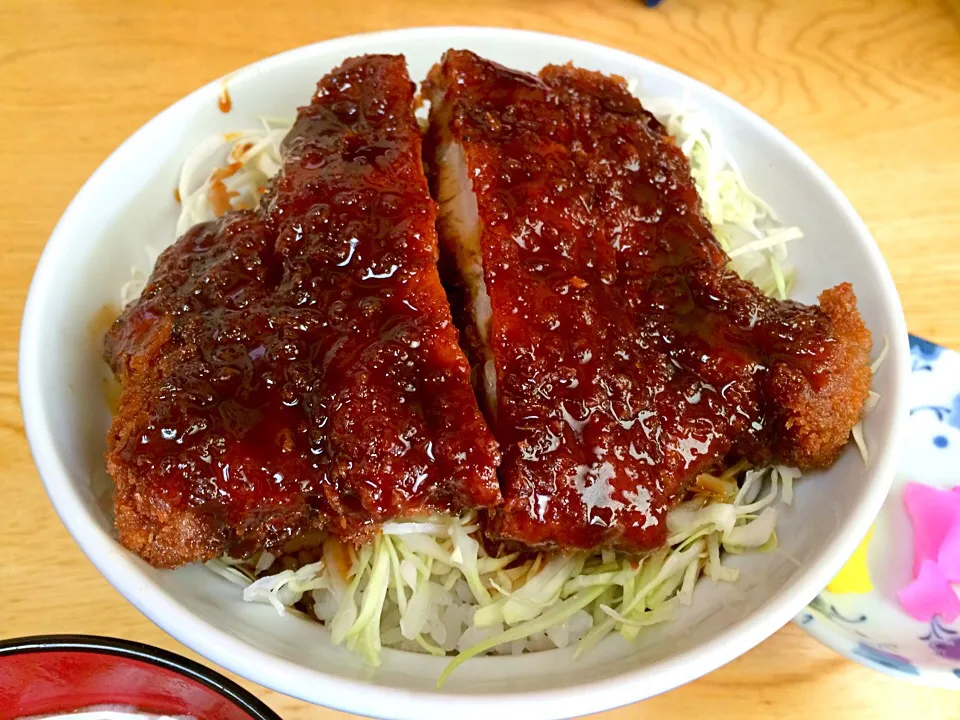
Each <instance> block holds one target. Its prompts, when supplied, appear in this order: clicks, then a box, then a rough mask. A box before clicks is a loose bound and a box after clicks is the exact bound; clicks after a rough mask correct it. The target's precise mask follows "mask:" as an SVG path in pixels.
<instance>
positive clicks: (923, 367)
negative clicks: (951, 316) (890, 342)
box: [910, 335, 943, 372]
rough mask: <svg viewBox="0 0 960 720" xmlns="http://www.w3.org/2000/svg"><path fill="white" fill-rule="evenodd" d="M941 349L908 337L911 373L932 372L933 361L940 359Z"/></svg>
mask: <svg viewBox="0 0 960 720" xmlns="http://www.w3.org/2000/svg"><path fill="white" fill-rule="evenodd" d="M942 352H943V348H942V347H940V346H939V345H935V344H934V343H932V342H930V341H929V340H924V339H923V338H918V337H916V336H914V335H911V336H910V359H911V360H912V365H913V367H912V370H913V372H924V371H926V372H929V371H931V370H933V361H934V360H936V359H937V358H938V357H940V355H941V353H942Z"/></svg>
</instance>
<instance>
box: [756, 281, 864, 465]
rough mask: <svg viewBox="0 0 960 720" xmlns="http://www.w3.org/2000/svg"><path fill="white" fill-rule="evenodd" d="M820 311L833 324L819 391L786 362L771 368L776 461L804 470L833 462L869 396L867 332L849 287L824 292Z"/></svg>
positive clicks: (820, 299)
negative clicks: (827, 366)
mask: <svg viewBox="0 0 960 720" xmlns="http://www.w3.org/2000/svg"><path fill="white" fill-rule="evenodd" d="M819 301H820V309H821V310H822V311H823V313H824V314H825V315H826V316H827V317H828V318H830V320H831V322H832V324H833V331H834V340H833V349H832V355H833V362H832V364H831V367H830V369H829V370H828V371H827V375H826V378H825V379H824V380H823V381H822V387H821V388H820V389H819V390H816V389H815V388H814V387H813V385H812V383H811V382H810V380H809V379H808V378H806V377H804V376H803V375H802V374H801V373H800V372H799V371H798V370H797V369H796V368H793V367H790V366H789V365H787V364H780V365H775V366H774V367H773V368H772V369H771V377H770V386H769V387H770V388H771V390H772V393H771V394H772V397H771V400H772V401H773V403H774V407H775V410H776V418H777V425H778V428H777V434H778V437H779V439H778V442H777V443H776V446H775V447H774V453H775V456H776V459H777V461H779V462H782V463H786V464H788V465H794V466H796V467H799V468H802V469H818V468H825V467H828V466H829V465H831V464H833V462H835V461H836V459H837V458H838V457H839V456H840V453H841V452H842V451H843V449H844V447H846V445H847V443H848V441H849V439H850V432H851V430H852V429H853V426H854V425H856V424H857V423H858V422H859V421H860V419H861V416H862V415H863V408H864V403H865V402H866V400H867V395H868V394H869V392H870V384H871V381H872V373H871V371H870V350H871V347H872V340H871V336H870V331H869V330H867V328H866V326H865V325H864V323H863V318H862V317H861V316H860V313H859V311H858V310H857V298H856V295H855V294H854V292H853V286H852V285H851V284H850V283H841V284H840V285H837V286H836V287H833V288H830V289H829V290H824V291H823V292H822V293H821V294H820V297H819Z"/></svg>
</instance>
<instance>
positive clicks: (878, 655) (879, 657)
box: [853, 642, 920, 675]
mask: <svg viewBox="0 0 960 720" xmlns="http://www.w3.org/2000/svg"><path fill="white" fill-rule="evenodd" d="M853 652H854V654H856V655H859V656H860V657H862V658H863V659H864V660H867V661H869V662H871V663H874V664H875V665H880V666H881V667H885V668H887V669H888V670H895V671H897V672H901V673H904V674H906V675H919V674H920V672H919V671H918V670H917V668H916V666H915V665H914V664H913V663H911V662H910V661H909V660H907V658H905V657H903V656H902V655H897V654H896V653H892V652H890V651H889V650H884V649H883V648H879V647H875V646H873V645H868V644H867V643H865V642H860V643H858V644H857V647H855V648H854V650H853Z"/></svg>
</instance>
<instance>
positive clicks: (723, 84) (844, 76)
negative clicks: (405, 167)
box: [0, 0, 960, 720]
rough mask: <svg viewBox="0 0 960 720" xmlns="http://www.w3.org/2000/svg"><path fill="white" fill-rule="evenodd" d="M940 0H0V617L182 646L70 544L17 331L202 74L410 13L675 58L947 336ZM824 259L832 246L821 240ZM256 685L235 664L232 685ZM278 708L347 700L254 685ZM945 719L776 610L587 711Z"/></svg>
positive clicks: (959, 39)
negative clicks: (138, 142) (654, 682)
mask: <svg viewBox="0 0 960 720" xmlns="http://www.w3.org/2000/svg"><path fill="white" fill-rule="evenodd" d="M957 11H958V10H957V0H951V2H949V3H947V2H937V1H935V0H926V1H919V0H918V1H916V2H909V1H908V0H806V1H804V2H797V1H796V0H770V1H761V0H667V2H665V3H664V4H663V5H662V6H661V7H660V8H659V9H657V10H655V11H650V10H646V9H645V8H643V7H642V4H641V3H640V2H639V1H638V0H524V1H522V2H518V1H517V0H484V1H483V2H480V1H478V0H444V2H442V3H438V2H433V1H432V0H403V2H394V1H393V0H366V2H357V0H323V1H322V2H316V1H315V0H287V2H284V3H277V4H273V9H269V10H268V9H267V4H266V3H263V2H254V1H253V0H231V1H230V2H228V3H222V4H218V3H197V2H193V1H190V0H166V1H165V2H151V3H134V2H124V0H74V1H73V2H66V1H64V2H48V1H45V0H3V2H2V3H0V137H2V141H0V167H2V168H4V171H5V176H6V178H5V182H4V185H3V188H4V189H3V192H0V219H2V221H3V222H2V227H3V228H4V236H3V240H2V245H0V248H2V253H3V261H2V262H0V458H2V461H0V548H2V550H3V561H2V563H0V637H11V636H16V635H28V634H35V633H49V632H87V633H99V634H107V635H115V636H120V637H127V638H135V639H137V640H142V641H144V642H148V643H152V644H155V645H159V646H162V647H166V648H170V649H172V650H176V651H179V652H184V653H185V654H187V655H192V653H190V652H189V651H186V650H185V649H184V648H183V647H182V646H180V645H179V644H178V643H176V642H175V641H173V640H172V639H171V638H169V637H168V636H167V635H165V634H164V633H163V632H161V631H160V630H159V629H158V628H156V627H154V626H153V625H152V624H151V623H150V622H149V621H147V620H146V619H145V618H143V617H142V616H141V615H140V614H139V613H138V612H137V611H136V610H134V608H133V607H132V606H131V605H129V604H128V603H126V602H125V601H124V600H123V599H122V598H121V597H120V596H119V594H118V593H116V592H115V591H114V590H113V589H112V588H111V587H110V586H109V585H108V584H107V582H106V581H105V580H103V579H102V578H101V577H100V575H99V574H98V573H97V572H96V570H95V569H94V568H93V566H92V565H91V564H90V563H89V562H88V561H87V560H86V559H85V558H84V557H83V555H82V553H81V552H80V550H79V549H78V548H77V547H76V545H75V544H74V543H73V542H72V540H71V539H70V537H69V536H68V535H67V533H66V531H65V530H64V529H63V527H62V526H61V524H60V521H59V520H58V519H57V517H56V516H55V514H54V512H53V510H52V509H51V507H50V506H49V504H48V502H47V499H46V496H45V495H44V492H43V489H42V487H41V484H40V481H39V479H38V477H37V474H36V470H35V469H34V467H33V463H32V461H31V458H30V455H29V450H28V447H27V443H26V440H25V437H24V432H23V424H22V419H21V416H20V410H19V402H18V396H17V386H16V359H17V349H16V348H17V336H18V330H19V322H20V313H21V309H22V305H23V299H24V296H25V294H26V290H27V285H28V283H29V279H30V274H31V272H32V270H33V267H34V265H35V263H36V261H37V258H38V257H39V254H40V251H41V249H42V247H43V243H44V241H45V240H46V237H47V236H48V235H49V233H50V231H51V230H52V229H53V226H54V224H55V223H56V221H57V219H58V217H59V215H60V213H61V212H62V211H63V209H64V208H65V207H66V205H67V203H68V202H69V201H70V199H71V198H72V197H73V195H74V193H75V192H76V191H77V190H78V189H79V187H80V185H81V184H82V183H83V181H84V180H85V179H86V178H87V177H88V176H89V175H90V173H91V172H93V170H94V169H95V168H96V167H97V165H99V164H100V163H101V162H102V161H103V160H104V159H105V158H106V156H107V155H108V154H109V153H110V152H111V151H112V150H113V149H114V148H115V147H116V146H117V145H118V144H119V143H120V142H121V141H122V140H123V139H124V138H125V137H127V136H128V135H129V134H130V133H131V132H133V131H134V130H135V129H136V128H137V127H139V126H140V125H141V124H143V123H144V122H146V121H147V120H148V119H150V118H151V117H152V116H153V115H154V114H156V113H157V112H158V111H160V110H161V109H163V108H164V107H166V106H167V105H169V104H170V103H172V102H174V101H175V100H176V99H178V98H179V97H181V96H182V95H184V94H186V93H188V92H189V91H191V90H193V89H195V88H196V87H198V86H200V85H201V84H203V83H205V82H207V81H209V80H210V79H212V78H215V77H217V76H218V75H221V74H223V73H226V72H228V71H230V70H232V69H234V68H237V67H239V66H242V65H244V64H246V63H249V62H251V61H253V60H255V59H257V58H260V57H263V56H266V55H270V54H272V53H275V52H279V51H281V50H285V49H288V48H292V47H296V46H298V45H303V44H305V43H310V42H316V41H319V40H324V39H327V38H330V37H334V36H339V35H346V34H350V33H356V32H365V31H370V30H379V29H386V28H396V27H404V26H414V25H439V24H445V25H453V24H471V25H500V26H508V27H517V28H527V29H536V30H543V31H548V32H556V33H560V34H566V35H573V36H577V37H581V38H584V39H587V40H593V41H596V42H600V43H604V44H607V45H611V46H614V47H618V48H622V49H624V50H628V51H631V52H634V53H637V54H640V55H645V56H646V57H649V58H651V59H653V60H656V61H658V62H662V63H664V64H666V65H670V66H672V67H675V68H677V69H679V70H681V71H683V72H685V73H687V74H689V75H692V76H693V77H696V78H699V79H701V80H703V81H705V82H707V83H709V84H710V85H713V86H714V87H716V88H719V89H720V90H722V91H723V92H725V93H727V94H728V95H730V96H732V97H734V98H736V99H737V100H739V101H741V102H743V103H744V104H745V105H747V106H748V107H750V108H751V109H753V110H755V111H756V112H758V113H759V114H760V115H762V116H764V117H765V118H767V119H769V120H770V121H772V122H773V123H774V124H775V125H776V126H777V127H779V128H780V129H781V130H783V131H784V132H785V133H786V134H787V135H789V136H790V137H791V138H792V139H793V140H795V141H796V142H797V143H798V144H799V145H800V146H801V147H802V148H803V149H804V150H806V151H807V152H808V153H809V154H810V155H811V156H812V157H813V158H814V159H815V160H816V161H817V162H818V163H819V164H820V165H821V166H822V167H823V168H824V169H825V170H826V171H827V172H828V173H829V174H830V175H831V176H832V177H833V178H834V180H836V182H837V184H838V185H839V186H840V187H841V189H843V191H844V192H845V193H846V194H847V195H848V197H849V198H850V200H851V201H852V202H853V204H854V206H855V207H856V208H857V209H858V211H859V212H860V213H861V214H862V216H863V217H864V219H865V220H866V221H867V223H868V224H869V226H870V228H871V229H872V231H873V233H874V235H875V237H876V239H877V241H878V243H879V244H880V247H881V249H882V251H883V253H884V255H885V257H886V259H887V261H888V263H889V264H890V266H891V269H892V270H893V274H894V278H895V280H896V282H897V285H898V287H899V289H900V292H901V294H902V298H903V303H904V307H905V310H906V314H907V321H908V324H909V325H910V327H911V329H912V330H913V331H914V332H917V333H919V334H922V335H926V336H927V337H929V338H931V339H933V340H937V341H939V342H942V343H945V344H948V345H952V346H954V347H960V317H958V315H957V312H956V308H957V307H960V285H958V284H955V283H948V282H947V279H948V278H955V277H956V276H957V275H958V273H960V202H958V198H960V169H958V168H960V166H958V164H957V161H958V159H960V29H958V22H957V15H956V13H957ZM825 261H829V259H825ZM244 684H245V685H247V686H248V687H253V686H252V685H251V684H250V683H246V682H245V683H244ZM256 691H257V692H258V694H259V695H260V696H261V697H263V698H264V699H265V700H266V701H267V703H268V704H270V705H271V706H272V707H274V708H275V709H276V710H277V711H278V712H279V713H280V714H281V715H282V716H283V717H284V718H287V719H288V720H305V719H307V718H311V719H312V718H322V719H323V720H332V719H333V718H336V717H341V718H342V717H346V716H345V715H343V714H340V713H336V712H333V711H329V710H323V709H320V708H315V707H310V706H307V705H305V704H304V703H301V702H299V701H296V700H293V699H291V698H287V697H284V696H281V695H278V694H277V693H272V692H270V691H267V690H264V689H262V688H257V689H256ZM704 713H709V714H710V716H711V717H712V718H717V719H718V720H725V719H727V718H729V719H731V720H732V719H733V718H738V719H739V718H743V719H747V720H749V719H752V718H758V719H759V718H769V717H774V716H775V717H779V718H784V719H786V720H794V719H796V720H800V719H801V718H803V719H806V718H808V717H817V718H819V719H820V720H832V719H833V718H837V719H839V718H848V717H855V718H858V719H860V718H862V719H866V720H873V719H876V718H898V719H900V718H904V717H921V716H924V717H935V718H940V719H944V720H949V719H950V718H953V719H957V718H960V702H958V700H957V696H956V695H955V694H952V693H949V692H945V691H935V690H926V689H921V688H915V687H912V686H909V685H905V684H902V683H899V682H897V681H893V680H890V679H887V678H886V677H884V676H882V675H879V674H877V673H874V672H872V671H869V670H866V669H864V668H862V667H860V666H858V665H856V664H854V663H851V662H848V661H847V660H845V659H843V658H841V657H839V656H837V655H835V654H833V653H832V652H831V651H829V650H827V649H826V648H824V647H821V646H820V645H818V644H817V643H816V642H814V641H813V640H811V639H810V638H808V637H807V636H806V635H804V634H803V633H802V632H801V631H800V630H798V629H796V628H794V627H792V626H789V627H786V628H784V629H783V630H781V631H780V632H779V633H778V634H777V635H775V636H774V637H773V638H771V639H770V640H768V641H767V642H765V643H763V644H762V645H761V646H760V647H758V648H757V649H755V650H753V651H752V652H750V653H748V654H747V655H745V656H744V657H742V658H741V659H739V660H737V661H735V662H733V663H731V664H730V665H728V666H727V667H725V668H723V669H721V670H718V671H717V672H715V673H713V674H711V675H709V676H707V677H705V678H703V679H701V680H699V681H697V682H694V683H692V684H690V685H688V686H686V687H683V688H680V689H678V690H675V691H673V692H670V693H667V694H665V695H662V696H660V697H658V698H655V699H653V700H650V701H648V702H646V703H643V704H641V705H635V706H632V707H627V708H622V709H620V710H616V711H613V712H610V713H608V714H606V715H604V716H603V717H604V719H605V720H615V719H616V720H627V719H628V718H646V717H650V718H664V717H665V718H674V717H698V716H701V715H702V714H704Z"/></svg>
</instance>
